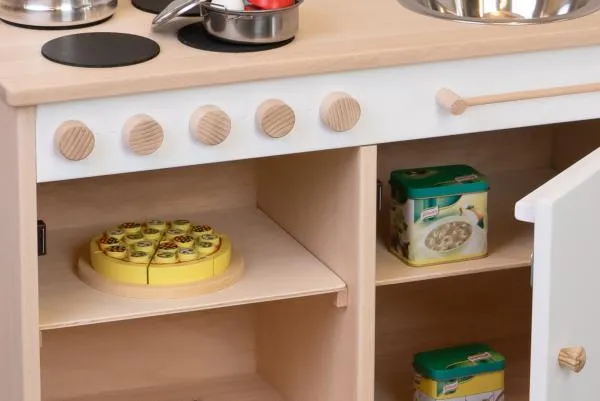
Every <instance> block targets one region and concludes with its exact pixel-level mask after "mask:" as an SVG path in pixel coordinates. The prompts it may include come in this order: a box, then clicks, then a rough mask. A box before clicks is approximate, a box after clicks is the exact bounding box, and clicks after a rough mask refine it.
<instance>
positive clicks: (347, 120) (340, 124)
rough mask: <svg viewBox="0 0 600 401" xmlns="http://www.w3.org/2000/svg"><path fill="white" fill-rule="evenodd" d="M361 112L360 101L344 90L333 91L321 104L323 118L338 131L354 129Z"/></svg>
mask: <svg viewBox="0 0 600 401" xmlns="http://www.w3.org/2000/svg"><path fill="white" fill-rule="evenodd" d="M360 114H361V110H360V104H359V103H358V101H356V99H354V98H353V97H351V96H350V95H348V94H346V93H343V92H335V93H331V94H330V95H329V96H327V97H326V98H325V100H324V101H323V103H322V104H321V120H322V121H323V123H324V124H325V125H326V126H328V127H329V128H330V129H332V130H333V131H336V132H344V131H348V130H350V129H352V128H353V127H354V126H355V125H356V123H358V120H359V119H360Z"/></svg>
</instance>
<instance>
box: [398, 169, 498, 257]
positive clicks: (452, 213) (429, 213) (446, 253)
mask: <svg viewBox="0 0 600 401" xmlns="http://www.w3.org/2000/svg"><path fill="white" fill-rule="evenodd" d="M389 184H390V187H391V194H392V201H391V222H390V223H391V224H390V238H389V248H390V251H391V252H392V253H394V254H395V255H397V256H398V257H399V258H400V259H402V260H403V261H405V262H406V263H407V264H409V265H412V266H427V265H433V264H440V263H447V262H454V261H458V260H466V259H475V258H480V257H484V256H486V255H487V231H488V214H487V193H488V190H489V185H488V182H487V178H486V177H485V176H483V175H482V174H480V173H479V172H478V171H477V170H475V169H474V168H472V167H470V166H467V165H451V166H434V167H424V168H417V169H407V170H396V171H393V172H392V173H391V175H390V181H389Z"/></svg>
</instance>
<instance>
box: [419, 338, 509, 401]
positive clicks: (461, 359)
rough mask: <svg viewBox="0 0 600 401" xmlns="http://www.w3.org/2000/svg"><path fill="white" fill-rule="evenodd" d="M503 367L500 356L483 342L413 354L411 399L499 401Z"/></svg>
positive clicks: (502, 387)
mask: <svg viewBox="0 0 600 401" xmlns="http://www.w3.org/2000/svg"><path fill="white" fill-rule="evenodd" d="M504 366H505V359H504V357H503V356H502V355H501V354H500V353H498V352H496V351H494V350H493V349H491V348H490V347H489V346H487V345H485V344H466V345H460V346H456V347H451V348H442V349H436V350H432V351H426V352H421V353H418V354H415V355H414V357H413V368H414V370H415V382H414V384H415V397H414V399H415V400H417V401H437V400H449V401H464V400H485V401H502V400H504Z"/></svg>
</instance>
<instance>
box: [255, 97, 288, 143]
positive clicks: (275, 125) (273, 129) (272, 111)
mask: <svg viewBox="0 0 600 401" xmlns="http://www.w3.org/2000/svg"><path fill="white" fill-rule="evenodd" d="M256 123H257V124H258V127H259V129H260V130H261V131H262V132H263V133H265V134H267V135H269V136H270V137H272V138H281V137H283V136H286V135H287V134H289V133H290V132H291V131H292V129H294V125H295V124H296V115H295V114H294V110H292V108H291V107H290V106H288V105H287V104H285V103H284V102H282V101H281V100H277V99H269V100H267V101H265V102H263V103H262V104H261V105H260V106H259V107H258V109H257V110H256Z"/></svg>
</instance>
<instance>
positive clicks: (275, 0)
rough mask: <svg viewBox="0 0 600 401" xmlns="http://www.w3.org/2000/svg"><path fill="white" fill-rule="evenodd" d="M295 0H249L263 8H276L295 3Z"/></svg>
mask: <svg viewBox="0 0 600 401" xmlns="http://www.w3.org/2000/svg"><path fill="white" fill-rule="evenodd" d="M294 2H295V0H248V3H250V4H252V5H253V6H256V7H258V8H261V9H263V10H274V9H277V8H285V7H290V6H292V5H294Z"/></svg>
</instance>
